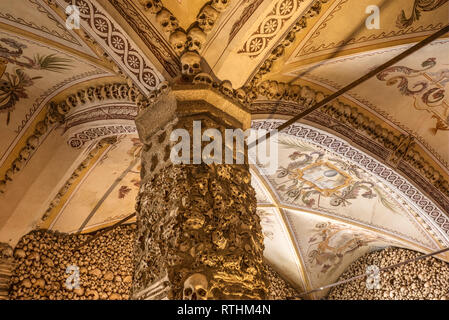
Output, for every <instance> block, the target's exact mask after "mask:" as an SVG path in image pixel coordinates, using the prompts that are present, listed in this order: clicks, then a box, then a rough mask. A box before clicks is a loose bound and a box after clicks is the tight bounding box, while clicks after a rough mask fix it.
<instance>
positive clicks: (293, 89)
mask: <svg viewBox="0 0 449 320" xmlns="http://www.w3.org/2000/svg"><path fill="white" fill-rule="evenodd" d="M300 94H301V87H300V86H297V85H291V86H289V88H288V92H287V95H288V98H289V100H292V101H297V100H298V99H299V96H300Z"/></svg>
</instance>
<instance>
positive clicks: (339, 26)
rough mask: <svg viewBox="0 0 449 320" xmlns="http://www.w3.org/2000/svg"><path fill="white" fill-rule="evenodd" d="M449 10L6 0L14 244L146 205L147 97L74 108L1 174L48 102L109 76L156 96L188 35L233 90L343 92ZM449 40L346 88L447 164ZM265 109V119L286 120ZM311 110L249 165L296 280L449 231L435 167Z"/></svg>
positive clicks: (5, 112) (3, 101)
mask: <svg viewBox="0 0 449 320" xmlns="http://www.w3.org/2000/svg"><path fill="white" fill-rule="evenodd" d="M68 4H77V5H80V7H82V8H83V10H82V12H81V29H80V30H68V29H66V28H65V25H64V23H65V16H64V8H65V6H66V5H68ZM370 5H376V6H378V7H379V8H380V13H381V15H380V28H379V29H368V28H366V27H365V20H366V18H367V17H368V15H369V14H368V13H367V12H366V8H367V7H368V6H370ZM158 6H159V7H158ZM161 6H164V8H163V9H164V10H161V8H162V7H161ZM158 10H161V11H158ZM159 12H161V13H160V14H157V13H159ZM448 21H449V1H447V0H431V1H428V0H413V1H411V0H403V1H402V0H401V1H399V0H394V1H385V0H320V1H317V0H276V1H272V0H235V1H234V0H233V1H212V2H210V1H206V0H194V1H190V0H162V1H159V0H157V1H156V0H139V1H131V0H123V1H122V0H120V1H119V0H56V1H47V0H18V1H2V2H1V3H0V134H1V137H2V138H1V139H0V174H1V175H0V241H9V242H11V244H14V243H15V242H17V240H18V239H19V238H20V236H21V235H23V234H24V233H26V232H28V231H30V230H31V229H33V228H37V227H43V228H49V229H51V230H57V231H61V232H79V231H81V232H87V231H91V230H94V229H99V228H103V227H105V226H109V225H112V224H113V223H115V222H117V221H119V220H121V219H123V218H124V217H126V216H128V215H130V214H131V213H133V212H134V206H135V198H136V195H137V192H138V190H139V184H140V173H139V172H140V155H139V153H140V148H141V143H140V141H139V138H138V135H137V132H136V128H135V125H134V123H133V120H134V117H135V116H136V114H137V107H136V101H134V100H131V99H128V98H127V99H125V100H123V99H122V100H117V99H115V100H114V99H110V97H109V98H108V99H103V98H104V96H101V97H102V98H99V99H97V100H96V101H95V103H93V104H90V103H87V104H83V105H82V106H80V107H79V108H76V109H75V110H72V111H70V112H68V113H67V114H65V117H64V119H63V121H62V122H61V123H58V124H55V125H54V126H53V127H51V126H49V128H50V130H48V132H47V133H46V134H45V135H44V136H43V138H42V139H41V140H40V141H39V143H38V145H36V146H33V151H35V152H36V156H34V157H33V158H32V159H26V161H27V163H26V167H25V169H24V170H21V171H20V172H19V173H17V175H16V176H15V178H14V179H13V180H12V181H3V180H2V179H3V177H4V176H5V172H6V170H7V169H8V168H10V166H11V163H12V161H13V160H14V159H15V157H18V156H19V157H22V156H21V155H20V152H21V150H23V148H24V146H27V145H28V144H27V143H28V142H27V138H28V137H29V136H30V135H31V134H32V133H33V132H34V130H35V125H36V123H39V121H43V120H44V119H45V116H46V112H47V111H48V109H49V105H50V102H54V101H57V102H60V101H65V100H64V99H66V98H67V96H68V95H69V94H73V93H74V92H78V91H77V90H79V89H83V90H88V89H89V90H91V92H92V90H93V89H92V87H94V86H100V87H98V90H97V91H98V92H100V91H101V90H103V91H105V90H104V85H105V84H107V83H111V82H112V83H119V84H117V85H122V88H125V87H126V86H127V88H128V89H129V88H130V87H132V86H134V87H135V88H138V89H140V91H141V92H143V93H145V94H147V95H149V96H151V97H152V98H154V97H153V96H152V95H153V94H155V93H154V91H153V90H154V89H156V88H159V86H161V85H163V84H164V82H163V81H164V80H173V79H176V78H177V77H179V76H180V72H181V56H180V54H179V48H178V47H176V44H178V45H179V43H178V42H179V41H183V43H182V44H181V45H191V46H195V47H196V49H197V51H198V52H199V53H200V54H201V58H202V60H201V64H202V65H204V67H205V68H206V70H207V72H208V73H210V74H212V75H213V76H214V77H216V78H217V79H219V80H230V82H231V83H232V86H233V88H235V89H237V88H240V87H243V86H249V87H251V86H252V85H253V84H254V82H253V81H256V82H257V81H260V82H261V81H264V80H276V81H280V82H284V83H291V84H298V85H301V86H302V87H303V88H304V87H306V86H307V87H308V88H310V89H313V90H316V91H320V92H325V93H326V94H329V93H332V92H335V91H337V90H338V89H340V88H342V87H343V86H345V85H347V84H348V83H350V82H351V81H353V80H355V79H356V78H358V77H360V76H362V75H364V74H366V73H367V72H369V71H370V70H371V69H372V68H374V67H376V66H378V65H380V64H382V63H384V62H385V61H387V60H388V59H390V58H392V57H394V56H395V55H397V54H399V53H401V52H403V51H404V50H405V49H406V48H408V47H410V46H411V45H412V44H414V43H416V42H418V41H419V40H421V39H423V38H424V37H425V36H427V35H429V34H431V33H433V32H435V31H436V30H439V29H440V28H441V27H442V26H444V25H445V24H447V22H448ZM199 25H203V28H204V30H205V31H207V32H202V31H201V30H200V31H201V32H198V28H197V27H198V26H199ZM195 28H196V29H195ZM192 29H193V30H194V32H191V30H192ZM174 30H178V31H180V30H181V31H182V32H180V33H179V32H178V33H177V34H175V35H174V33H172V31H174ZM195 30H196V31H195ZM178 38H179V39H181V40H179V39H178ZM195 41H196V42H195ZM189 43H190V44H189ZM448 52H449V41H448V38H447V36H445V37H442V38H440V39H438V40H437V41H434V42H433V43H432V44H430V45H428V46H427V47H425V48H423V49H421V50H420V51H418V52H416V53H414V54H413V55H411V56H409V57H407V58H406V59H404V60H402V61H400V62H399V63H398V64H396V65H394V66H392V67H390V68H388V69H386V70H384V71H383V72H381V73H379V74H378V75H377V76H376V77H374V78H372V79H370V80H369V81H367V82H365V83H363V84H361V85H359V86H357V87H356V88H354V89H353V90H351V91H350V92H349V93H348V94H346V95H344V96H343V97H341V98H342V99H344V101H346V102H347V103H348V104H351V105H352V106H356V107H357V108H359V110H362V111H363V112H365V115H366V114H368V113H370V115H371V114H372V115H375V116H376V117H378V119H379V121H380V123H381V124H382V125H385V126H389V127H391V128H394V130H396V131H397V132H399V133H400V134H402V135H403V136H409V137H411V138H413V139H414V140H415V142H416V143H417V144H418V145H419V146H420V148H421V149H422V150H423V154H424V153H425V155H426V157H427V158H429V159H432V161H434V162H435V163H436V164H438V166H440V168H439V169H441V171H442V172H443V171H444V172H446V173H448V174H449V165H448V163H449V144H448V143H447V141H448V140H447V139H448V134H449V110H448V106H449V100H448V98H447V96H448V94H447V92H448V90H449V56H448V54H447V53H448ZM101 86H102V87H101ZM116 88H117V87H116ZM244 88H245V89H248V87H244ZM304 90H305V89H304ZM103 91H101V92H103ZM305 91H307V90H305ZM301 94H303V93H302V92H301ZM306 94H307V92H306ZM100 95H101V94H100ZM130 96H131V94H130ZM284 98H285V96H284ZM307 99H308V98H307ZM281 100H282V97H281V95H279V96H276V95H273V97H271V98H270V99H269V100H267V101H263V102H265V103H267V104H268V103H269V102H270V103H278V102H279V103H280V102H281ZM284 100H285V99H284ZM67 101H68V100H67ZM304 101H305V99H303V100H299V102H297V101H296V102H293V101H290V103H291V105H292V106H291V108H290V109H289V110H290V111H291V112H294V113H295V114H296V113H297V112H296V111H298V110H299V109H301V108H304V107H305V106H304V105H301V103H302V102H304ZM310 101H316V100H314V99H310ZM310 101H308V102H307V103H309V102H310ZM284 102H285V101H284ZM252 110H254V109H252ZM276 110H277V109H276V108H275V110H274V113H276ZM292 110H293V111H292ZM258 111H260V110H258ZM263 111H264V110H262V112H258V113H259V114H262V116H260V115H258V116H256V115H254V119H253V120H254V121H253V128H259V127H264V128H266V129H273V128H276V126H277V125H279V123H281V122H282V121H283V120H281V119H284V118H281V117H280V116H279V117H278V115H279V114H282V115H285V113H279V114H278V115H271V116H269V117H267V116H266V114H267V113H273V112H271V111H272V110H268V111H266V112H263ZM291 112H290V113H291ZM267 118H269V119H267ZM305 123H306V124H304V123H302V122H301V123H296V124H295V125H293V126H291V127H290V128H289V129H288V130H286V131H284V132H283V133H282V134H280V135H279V139H278V141H277V148H278V150H279V168H278V170H277V171H276V172H275V173H272V174H265V171H264V169H263V168H260V167H257V166H251V173H252V177H253V180H252V184H253V187H254V188H255V190H256V195H257V202H258V209H257V214H258V215H259V217H260V219H261V223H262V228H263V234H264V237H265V239H264V243H265V251H264V256H265V259H266V260H267V261H268V262H269V263H270V265H271V266H272V267H273V268H274V269H275V270H276V271H278V272H279V273H280V274H281V275H282V276H283V277H284V278H285V279H286V280H287V281H289V282H290V283H291V284H292V285H293V286H294V287H296V288H297V289H298V290H299V291H301V292H302V291H307V290H311V289H315V288H318V287H320V286H323V285H326V284H329V283H331V282H333V281H335V280H336V279H337V278H338V277H339V275H340V274H341V273H342V272H343V271H344V270H345V268H346V267H347V266H348V265H349V264H350V263H351V262H353V261H354V260H355V259H357V258H358V257H360V256H361V255H363V254H364V253H366V252H368V251H371V250H377V249H379V248H383V247H388V246H398V247H404V248H410V249H414V250H417V251H420V252H426V253H427V252H431V251H434V250H438V249H440V248H443V247H446V246H448V245H449V218H448V216H447V212H446V211H444V206H443V205H441V203H439V204H435V203H438V201H435V195H434V194H431V192H428V191H429V190H424V188H423V187H421V186H422V184H419V183H418V182H419V181H418V178H422V177H421V175H422V174H421V173H419V174H416V175H415V176H414V177H415V178H416V177H418V178H416V179H415V178H411V177H410V176H407V177H405V176H402V175H401V174H400V172H403V171H400V170H399V169H397V168H396V167H395V166H394V165H391V164H386V163H385V162H384V161H382V160H385V159H379V158H376V157H374V155H373V153H369V154H368V153H365V152H367V151H366V149H364V146H363V145H362V144H360V140H356V139H355V138H354V139H353V140H352V139H351V136H350V135H349V136H348V135H347V136H346V137H343V136H342V135H339V134H335V135H334V134H333V133H335V131H333V130H334V128H335V127H338V125H341V123H340V124H338V125H334V126H332V127H331V126H330V125H329V126H326V123H325V124H321V125H320V126H315V125H314V123H313V121H309V120H307V121H306V122H305ZM340 127H343V125H341V126H340ZM401 137H402V136H401ZM364 139H365V140H364V141H365V142H366V140H367V138H366V137H364ZM105 141H106V142H105ZM34 149H36V150H34ZM363 150H365V151H363ZM15 174H16V173H15ZM16 177H17V178H16ZM6 182H7V184H6ZM5 184H6V189H5ZM437 196H438V194H437ZM429 197H433V198H429ZM441 197H443V196H441ZM445 199H446V198H445ZM6 211H7V212H6ZM131 221H132V220H131ZM441 258H443V259H445V260H447V261H449V255H446V256H442V257H441ZM325 293H326V292H321V293H319V294H314V295H308V296H307V298H315V299H319V298H321V297H322V296H323V295H325Z"/></svg>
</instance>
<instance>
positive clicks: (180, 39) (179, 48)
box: [170, 30, 187, 55]
mask: <svg viewBox="0 0 449 320" xmlns="http://www.w3.org/2000/svg"><path fill="white" fill-rule="evenodd" d="M186 41H187V35H186V34H185V33H184V32H183V31H181V30H178V31H175V32H173V33H172V34H171V35H170V44H171V45H172V48H173V50H175V52H176V53H177V54H179V55H180V54H181V53H182V52H183V51H184V48H185V46H186Z"/></svg>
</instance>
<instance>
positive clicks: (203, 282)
mask: <svg viewBox="0 0 449 320" xmlns="http://www.w3.org/2000/svg"><path fill="white" fill-rule="evenodd" d="M207 286H208V282H207V278H206V276H205V275H203V274H201V273H195V274H192V275H191V276H190V277H188V278H187V279H186V281H185V282H184V290H183V291H182V299H183V300H207Z"/></svg>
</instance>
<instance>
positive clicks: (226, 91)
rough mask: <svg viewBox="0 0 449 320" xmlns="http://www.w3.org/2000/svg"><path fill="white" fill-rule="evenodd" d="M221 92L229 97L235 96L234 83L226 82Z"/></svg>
mask: <svg viewBox="0 0 449 320" xmlns="http://www.w3.org/2000/svg"><path fill="white" fill-rule="evenodd" d="M220 91H221V92H223V93H224V94H225V95H227V96H229V97H233V96H234V89H232V83H231V81H229V80H224V81H223V82H222V83H221V85H220Z"/></svg>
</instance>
